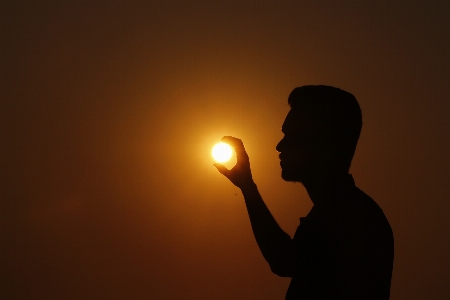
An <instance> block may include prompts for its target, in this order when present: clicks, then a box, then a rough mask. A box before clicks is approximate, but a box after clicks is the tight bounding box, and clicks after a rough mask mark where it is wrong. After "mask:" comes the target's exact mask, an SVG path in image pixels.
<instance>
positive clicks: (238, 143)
mask: <svg viewBox="0 0 450 300" xmlns="http://www.w3.org/2000/svg"><path fill="white" fill-rule="evenodd" d="M222 142H224V143H227V144H229V145H230V146H232V147H233V148H234V151H235V152H236V159H237V161H238V162H240V161H245V160H248V155H247V151H245V147H244V143H243V142H242V140H240V139H238V138H235V137H233V136H224V137H223V138H222Z"/></svg>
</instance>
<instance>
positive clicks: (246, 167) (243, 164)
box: [214, 136, 254, 189]
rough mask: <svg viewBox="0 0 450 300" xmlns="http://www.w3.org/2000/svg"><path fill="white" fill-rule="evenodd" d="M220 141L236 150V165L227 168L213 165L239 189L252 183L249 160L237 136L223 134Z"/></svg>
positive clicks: (216, 164) (217, 164)
mask: <svg viewBox="0 0 450 300" xmlns="http://www.w3.org/2000/svg"><path fill="white" fill-rule="evenodd" d="M222 142H224V143H227V144H229V145H230V146H232V147H233V148H234V151H235V152H236V161H237V162H236V165H235V166H234V167H233V168H232V169H231V170H228V169H227V168H226V167H225V166H224V165H222V164H219V163H215V164H214V166H215V167H216V168H217V170H219V172H220V173H222V174H223V175H224V176H225V177H227V178H228V179H229V180H230V181H231V182H232V183H233V184H234V185H235V186H237V187H238V188H240V189H243V188H245V187H248V186H250V185H253V184H254V183H253V178H252V171H251V170H250V160H249V158H248V155H247V152H246V151H245V148H244V144H243V143H242V141H241V140H240V139H238V138H235V137H232V136H224V137H223V138H222Z"/></svg>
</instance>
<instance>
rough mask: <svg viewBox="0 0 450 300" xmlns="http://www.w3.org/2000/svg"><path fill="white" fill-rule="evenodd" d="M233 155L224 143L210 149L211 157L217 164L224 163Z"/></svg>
mask: <svg viewBox="0 0 450 300" xmlns="http://www.w3.org/2000/svg"><path fill="white" fill-rule="evenodd" d="M232 153H233V151H232V149H231V147H230V145H228V144H225V143H218V144H216V145H215V146H214V147H213V148H212V152H211V154H212V156H213V158H214V159H215V160H216V161H218V162H226V161H228V160H229V159H230V158H231V154H232Z"/></svg>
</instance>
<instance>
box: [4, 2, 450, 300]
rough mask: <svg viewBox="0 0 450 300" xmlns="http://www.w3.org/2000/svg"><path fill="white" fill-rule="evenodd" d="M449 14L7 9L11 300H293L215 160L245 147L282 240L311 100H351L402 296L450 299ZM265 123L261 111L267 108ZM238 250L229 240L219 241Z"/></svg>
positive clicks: (144, 6) (361, 155)
mask: <svg viewBox="0 0 450 300" xmlns="http://www.w3.org/2000/svg"><path fill="white" fill-rule="evenodd" d="M449 12H450V3H448V2H438V1H436V2H427V3H425V2H392V3H391V2H353V1H345V2H339V3H336V2H331V1H326V2H313V1H306V2H302V3H294V2H262V3H248V2H245V3H237V2H232V3H226V2H211V3H208V2H184V1H171V2H169V3H166V2H159V1H150V2H148V3H144V2H131V3H120V2H105V1H102V2H100V1H99V2H95V3H88V2H80V1H66V2H61V3H58V2H54V1H53V2H51V1H49V2H47V1H43V2H40V3H25V2H14V1H3V2H1V4H0V14H1V16H2V17H1V18H0V24H1V50H0V51H1V75H2V80H1V89H0V93H1V99H2V101H1V104H0V105H1V106H0V114H1V126H0V136H1V140H0V153H1V156H0V157H1V160H0V164H1V165H0V170H1V186H0V199H1V204H0V205H1V207H0V212H1V217H0V224H1V228H0V230H1V232H0V233H1V249H0V253H1V282H2V284H1V291H0V298H2V299H64V298H72V299H98V298H104V299H149V298H151V299H191V298H194V299H218V300H220V299H235V298H242V299H283V297H284V295H285V291H286V289H287V286H288V285H289V279H288V278H280V277H277V276H275V275H273V274H272V273H271V272H270V269H269V267H268V265H267V263H266V262H265V261H264V259H263V257H262V255H261V254H260V252H259V250H258V247H257V245H256V242H255V240H254V238H253V235H252V232H251V228H250V224H249V221H248V217H247V213H246V210H245V205H244V201H243V197H242V195H241V194H240V193H239V190H238V189H237V188H235V187H233V186H231V185H229V183H228V182H227V181H226V179H224V178H222V176H219V175H218V174H217V171H216V169H215V168H214V167H213V166H212V164H213V160H212V158H211V154H210V151H211V147H212V146H213V145H214V144H215V143H216V142H219V141H220V138H221V137H222V136H224V135H232V136H237V137H239V138H241V139H242V140H243V141H244V142H245V145H246V149H247V151H248V153H249V155H250V157H251V164H252V171H253V175H254V178H255V181H256V182H257V183H258V187H259V189H260V192H261V194H262V195H263V197H264V199H265V201H266V203H267V205H268V207H269V209H270V210H271V212H272V213H273V215H274V216H275V217H276V219H277V221H278V222H279V224H280V226H281V227H282V228H283V229H284V230H286V232H288V233H289V234H291V235H292V234H293V232H294V230H295V229H296V227H297V226H298V222H299V217H302V216H305V215H306V214H307V213H308V211H309V209H310V208H311V206H312V204H311V202H310V200H309V198H308V196H307V194H306V191H305V190H304V188H303V187H302V185H301V184H293V183H288V182H285V181H283V180H282V179H281V177H280V174H281V170H280V166H279V160H278V155H277V152H276V150H275V147H276V145H277V143H278V142H279V140H280V139H281V137H282V132H281V125H282V123H283V120H284V118H285V116H286V114H287V112H288V111H289V106H288V103H287V97H288V95H289V93H290V92H291V91H292V89H293V88H295V87H297V86H302V85H308V84H325V85H332V86H336V87H339V88H342V89H344V90H347V91H349V92H351V93H352V94H353V95H355V97H356V98H357V99H358V101H359V104H360V106H361V109H362V115H363V127H362V132H361V137H360V140H359V143H358V146H357V149H356V154H355V157H354V160H353V163H352V167H351V169H350V171H351V173H352V175H353V177H354V179H355V182H356V185H357V186H358V187H360V188H361V189H363V190H364V191H365V192H366V193H367V194H369V195H370V196H371V197H372V198H373V199H374V200H375V201H376V202H377V203H378V204H379V206H380V207H381V208H382V209H383V211H384V213H385V215H386V216H387V218H388V219H389V222H390V224H391V227H392V229H393V232H394V237H395V259H394V269H393V277H392V287H391V299H394V300H395V299H411V300H416V299H417V300H419V299H446V298H447V297H448V295H450V288H449V286H448V284H447V279H448V278H449V277H450V260H449V258H448V253H450V242H449V241H450V240H449V236H450V225H449V223H448V216H449V213H450V204H449V202H448V200H449V196H450V190H449V188H448V183H447V181H448V180H447V179H448V178H449V170H450V158H449V155H448V153H450V149H449V146H450V143H449V142H448V135H449V130H450V123H449V122H450V121H449V120H450V118H449V112H450V107H449V106H450V104H449V103H450V101H448V97H449V94H450V93H449V87H450V82H449V80H450V56H449V55H448V49H449V47H450V20H449V18H448V14H449ZM250 112H251V113H250ZM218 237H220V238H218Z"/></svg>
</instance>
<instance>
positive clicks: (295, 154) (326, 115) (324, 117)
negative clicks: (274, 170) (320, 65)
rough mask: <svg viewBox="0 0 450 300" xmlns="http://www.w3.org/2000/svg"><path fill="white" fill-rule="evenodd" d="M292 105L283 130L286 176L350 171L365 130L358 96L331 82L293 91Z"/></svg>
mask: <svg viewBox="0 0 450 300" xmlns="http://www.w3.org/2000/svg"><path fill="white" fill-rule="evenodd" d="M288 103H289V105H290V107H291V110H290V111H289V113H288V115H287V116H286V120H285V121H284V123H283V127H282V131H283V133H284V134H285V136H284V138H283V139H282V140H281V141H280V142H279V143H278V145H277V147H276V149H277V151H278V152H280V160H281V168H282V178H283V179H284V180H287V181H300V182H304V181H305V180H308V179H309V178H314V177H323V176H330V175H332V174H342V173H348V170H349V168H350V163H351V161H352V158H353V154H354V153H355V148H356V144H357V142H358V138H359V134H360V132H361V126H362V117H361V109H360V107H359V104H358V101H356V98H355V97H354V96H353V95H352V94H350V93H348V92H346V91H343V90H341V89H338V88H335V87H330V86H323V85H319V86H303V87H298V88H295V89H294V90H293V91H292V92H291V94H290V95H289V99H288Z"/></svg>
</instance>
